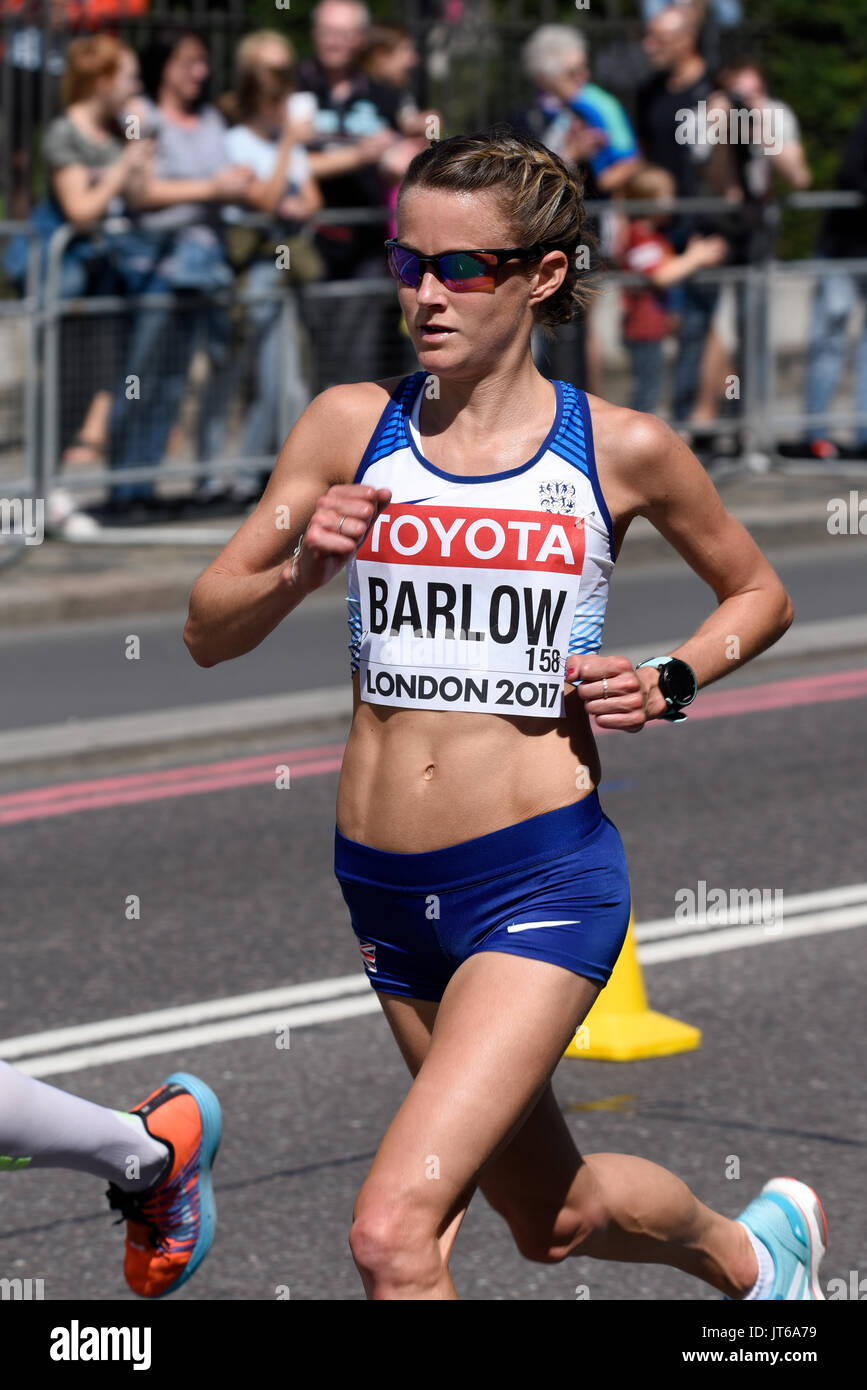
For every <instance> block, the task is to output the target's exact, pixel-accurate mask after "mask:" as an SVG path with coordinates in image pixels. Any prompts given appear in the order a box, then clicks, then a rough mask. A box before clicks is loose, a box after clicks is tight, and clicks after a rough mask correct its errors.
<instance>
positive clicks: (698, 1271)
mask: <svg viewBox="0 0 867 1390" xmlns="http://www.w3.org/2000/svg"><path fill="white" fill-rule="evenodd" d="M380 1001H381V1003H382V1006H383V1010H384V1012H385V1015H386V1018H387V1019H388V1022H389V1025H390V1027H391V1029H392V1032H393V1033H394V1036H395V1039H396V1041H397V1043H398V1046H399V1047H400V1050H401V1052H402V1054H403V1056H404V1059H405V1060H406V1063H407V1065H408V1067H409V1069H410V1072H411V1073H412V1075H413V1076H416V1075H417V1074H418V1072H419V1071H420V1069H421V1066H422V1063H423V1062H424V1060H425V1057H426V1056H427V1052H428V1049H429V1048H430V1044H431V1036H432V1033H433V1029H434V1024H435V1020H436V1017H437V1012H438V1010H439V1008H440V1005H438V1004H436V1003H432V1002H429V1001H426V1000H418V999H402V998H398V997H397V996H394V995H386V994H381V995H380ZM576 1026H577V1024H576ZM478 1186H479V1188H480V1190H481V1192H482V1193H483V1194H484V1196H485V1198H486V1199H487V1201H488V1202H489V1203H490V1204H491V1206H492V1207H493V1208H494V1210H495V1211H497V1212H498V1213H499V1214H500V1215H501V1216H503V1218H504V1220H505V1221H506V1222H507V1223H508V1225H509V1227H510V1229H511V1231H512V1234H513V1236H514V1239H515V1243H516V1245H517V1247H518V1249H519V1250H520V1252H521V1254H522V1255H524V1256H525V1257H526V1258H527V1259H532V1260H537V1261H541V1262H544V1263H554V1262H558V1261H560V1260H562V1259H564V1258H566V1256H568V1255H572V1254H574V1255H587V1256H590V1257H592V1258H596V1259H609V1260H621V1261H632V1262H636V1263H658V1264H670V1265H673V1266H674V1267H675V1268H678V1269H682V1270H684V1271H685V1272H686V1273H689V1274H694V1275H696V1277H698V1278H700V1279H703V1280H705V1282H707V1283H709V1284H711V1285H712V1286H713V1287H714V1288H718V1289H720V1290H721V1291H722V1292H724V1293H727V1294H729V1296H730V1297H735V1298H736V1297H738V1296H740V1295H741V1294H742V1293H744V1292H745V1291H746V1290H747V1289H748V1288H749V1287H750V1286H751V1285H752V1283H753V1282H754V1280H755V1277H756V1261H755V1256H754V1254H753V1252H752V1247H751V1245H750V1243H749V1238H748V1237H747V1235H746V1232H745V1230H744V1228H743V1226H741V1225H739V1224H738V1223H737V1222H735V1221H731V1220H728V1219H727V1218H726V1217H723V1216H720V1215H718V1214H717V1213H716V1212H713V1211H711V1209H710V1208H709V1207H706V1206H705V1205H704V1204H703V1203H701V1202H699V1201H698V1199H697V1198H696V1197H694V1196H693V1194H692V1193H691V1192H690V1190H689V1188H687V1187H686V1185H685V1184H684V1183H683V1182H681V1180H680V1179H679V1178H677V1177H675V1175H674V1174H672V1173H669V1172H668V1171H667V1170H666V1169H664V1168H661V1167H660V1166H659V1165H657V1164H655V1163H650V1162H648V1161H647V1160H645V1159H642V1158H634V1157H632V1156H630V1155H626V1154H588V1155H586V1156H583V1157H582V1155H581V1154H580V1153H579V1152H578V1150H577V1148H576V1147H575V1144H574V1142H573V1140H572V1136H571V1134H570V1132H569V1129H568V1126H567V1125H566V1122H565V1120H564V1119H563V1116H562V1114H561V1111H560V1108H559V1106H558V1104H557V1101H556V1098H555V1096H554V1092H553V1090H552V1087H551V1084H550V1082H549V1083H548V1084H547V1085H546V1086H545V1087H544V1089H543V1091H542V1094H541V1096H540V1098H539V1101H538V1103H537V1104H536V1106H535V1108H534V1109H533V1110H532V1112H531V1113H530V1114H529V1115H528V1117H527V1119H526V1120H525V1121H524V1124H523V1125H522V1126H521V1128H520V1129H519V1131H518V1133H517V1134H515V1136H514V1137H513V1138H512V1139H511V1141H510V1142H509V1143H508V1144H507V1145H506V1147H505V1148H504V1149H503V1150H502V1151H501V1152H500V1153H499V1154H498V1155H497V1156H495V1157H494V1158H492V1159H491V1160H490V1161H489V1162H488V1163H487V1164H486V1166H485V1167H484V1168H483V1170H482V1172H481V1174H480V1177H479V1181H478ZM468 1204H469V1198H468V1199H467V1200H466V1202H465V1204H464V1205H463V1207H462V1208H461V1209H460V1213H459V1217H458V1219H457V1220H455V1221H453V1223H452V1225H451V1226H449V1227H448V1228H447V1230H446V1231H445V1232H444V1233H443V1235H442V1236H441V1237H440V1240H439V1244H440V1251H441V1255H442V1258H443V1260H444V1261H447V1260H448V1258H449V1255H450V1253H451V1249H452V1246H453V1244H454V1239H455V1236H456V1235H457V1230H458V1228H459V1226H460V1220H461V1219H462V1217H463V1213H464V1211H465V1210H466V1207H467V1206H468Z"/></svg>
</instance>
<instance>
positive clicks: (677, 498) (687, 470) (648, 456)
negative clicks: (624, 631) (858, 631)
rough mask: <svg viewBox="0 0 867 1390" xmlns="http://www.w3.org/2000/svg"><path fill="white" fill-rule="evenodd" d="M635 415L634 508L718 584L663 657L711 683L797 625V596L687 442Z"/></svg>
mask: <svg viewBox="0 0 867 1390" xmlns="http://www.w3.org/2000/svg"><path fill="white" fill-rule="evenodd" d="M624 413H626V412H624ZM629 414H631V415H632V421H631V422H630V423H629V424H628V426H627V428H626V429H625V430H624V435H625V439H624V443H625V444H626V449H625V450H624V454H623V455H622V457H625V458H626V460H627V462H626V467H627V468H628V469H629V474H630V477H631V478H632V479H633V480H635V486H636V487H637V489H638V493H639V495H638V498H637V502H636V507H635V511H636V512H637V513H638V514H639V515H641V516H645V517H646V518H647V519H648V520H649V521H650V522H651V524H652V525H653V526H654V527H655V528H656V530H657V531H659V532H660V534H661V535H662V536H664V537H665V539H666V540H667V541H668V542H669V544H670V545H672V546H673V547H674V548H675V550H677V552H678V553H679V554H680V555H682V556H683V558H684V560H686V562H687V564H688V565H689V566H690V567H691V568H692V569H693V570H694V571H695V573H696V574H697V575H698V576H699V578H701V579H703V580H704V582H705V583H706V584H708V585H709V586H710V588H711V589H713V591H714V593H715V594H716V598H717V604H718V606H717V608H716V610H715V611H714V612H713V613H712V614H711V615H710V616H709V617H708V618H707V619H706V620H705V621H704V622H703V623H702V624H701V626H700V627H699V628H698V629H697V630H696V631H695V632H694V633H693V635H692V636H691V637H690V638H689V639H688V640H687V641H686V642H683V643H681V645H680V646H679V647H677V648H676V649H675V650H674V651H673V652H671V653H665V654H666V655H671V656H678V657H680V658H681V660H682V661H686V662H687V663H688V664H689V665H690V666H691V667H692V669H693V671H694V672H695V677H696V680H697V682H698V684H699V687H702V686H705V685H710V684H711V682H713V681H716V680H719V679H720V677H722V676H725V675H727V674H728V673H729V672H730V671H733V670H735V669H736V668H737V667H738V666H742V665H743V664H744V662H746V661H749V660H751V659H752V657H754V656H757V655H758V653H759V652H762V651H765V649H766V648H768V647H771V646H773V644H774V643H775V642H777V641H779V639H780V638H781V637H782V635H783V633H784V632H785V631H786V630H787V628H788V627H789V626H790V624H791V622H792V618H793V615H794V610H793V607H792V601H791V599H790V598H789V595H788V593H787V592H786V590H785V588H784V587H783V584H782V582H781V581H780V578H779V576H778V575H777V573H776V571H775V570H774V569H773V567H772V566H771V565H770V564H769V562H768V561H767V560H766V559H765V557H764V555H763V554H762V552H761V551H760V549H759V547H758V546H757V545H756V543H755V541H754V540H753V538H752V536H751V535H750V534H749V532H748V531H747V530H746V529H745V527H744V526H742V525H741V523H740V522H739V521H738V520H737V518H736V517H734V516H732V515H731V513H730V512H728V511H726V509H725V507H724V506H723V504H722V501H721V499H720V496H719V494H718V492H717V490H716V488H715V487H714V486H713V483H712V482H711V481H710V479H709V478H708V476H707V473H706V472H705V470H704V468H703V467H702V465H701V464H700V463H699V461H698V459H697V458H696V457H695V455H694V454H693V453H692V452H691V451H690V449H688V448H687V446H686V444H685V443H684V441H683V440H682V439H681V438H680V437H679V436H678V435H677V434H675V432H674V430H672V429H671V428H670V427H669V426H668V425H667V424H665V423H664V421H662V420H659V419H657V418H656V417H655V416H652V415H643V414H642V415H639V414H637V413H635V412H629ZM647 655H648V656H655V655H663V653H656V652H648V653H647ZM649 669H650V670H651V671H652V669H653V668H649Z"/></svg>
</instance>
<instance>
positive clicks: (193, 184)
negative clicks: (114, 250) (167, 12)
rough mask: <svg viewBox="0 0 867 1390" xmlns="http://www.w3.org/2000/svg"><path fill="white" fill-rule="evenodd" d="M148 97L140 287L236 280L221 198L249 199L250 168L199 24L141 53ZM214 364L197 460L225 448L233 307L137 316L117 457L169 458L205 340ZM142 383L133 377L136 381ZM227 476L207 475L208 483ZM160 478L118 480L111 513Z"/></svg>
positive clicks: (206, 490) (118, 417)
mask: <svg viewBox="0 0 867 1390" xmlns="http://www.w3.org/2000/svg"><path fill="white" fill-rule="evenodd" d="M142 73H143V78H144V83H145V88H146V91H147V92H148V93H149V97H150V98H151V99H148V98H144V99H141V100H140V101H139V102H138V103H137V105H136V106H135V109H134V110H131V113H130V114H132V115H133V116H135V117H136V118H137V119H138V120H139V121H140V123H141V130H142V132H143V133H148V134H150V133H153V134H154V136H155V138H156V162H155V169H154V172H153V173H152V175H151V176H150V177H149V178H148V180H147V182H146V184H145V186H144V189H143V191H142V194H141V197H140V199H139V205H140V207H142V208H144V209H145V210H144V211H142V212H139V214H138V216H137V218H136V227H135V230H134V232H132V233H131V234H130V235H129V236H128V238H127V239H126V242H125V246H124V253H125V257H126V266H127V273H128V275H129V279H130V285H131V288H132V290H133V292H134V293H139V294H144V295H149V294H160V293H165V292H176V293H178V294H180V295H182V296H185V295H186V293H187V292H192V291H196V292H199V293H203V294H209V293H213V292H214V291H216V290H220V289H226V288H228V287H229V286H230V285H231V284H232V282H233V274H232V270H231V267H230V266H229V263H228V261H227V259H226V254H225V248H224V245H223V241H222V236H221V230H222V223H221V219H220V215H219V212H220V209H219V204H220V203H227V202H228V203H232V202H237V201H238V200H239V198H243V197H244V196H245V194H246V190H247V188H248V186H249V184H250V181H251V179H252V178H253V173H252V170H250V169H248V168H246V167H243V166H238V165H233V164H232V163H231V161H230V156H229V153H228V150H227V148H226V125H225V121H224V119H223V117H222V116H221V115H220V113H219V111H217V109H216V107H214V106H213V105H211V104H209V103H208V102H207V100H206V99H205V88H206V83H207V79H208V73H209V65H208V54H207V50H206V48H205V45H204V43H203V42H202V40H201V38H199V36H198V35H197V34H195V33H192V32H190V31H175V32H170V33H168V34H166V35H165V36H161V37H159V38H158V39H157V40H156V41H155V42H154V43H153V44H152V45H151V46H150V47H149V48H148V49H146V50H145V52H144V53H143V54H142ZM199 337H201V339H202V341H203V345H204V347H205V348H206V350H207V353H208V356H209V358H210V361H211V373H210V376H209V380H208V386H207V388H206V390H205V392H204V393H203V397H202V400H201V401H200V405H199V412H198V420H197V433H198V441H197V457H198V458H212V457H214V456H215V455H216V454H217V453H218V452H219V447H220V442H221V439H222V434H223V427H224V420H225V407H226V401H225V394H224V393H221V391H220V389H219V384H220V375H221V372H222V371H224V370H225V367H226V364H227V360H228V353H229V320H228V314H227V311H226V309H225V307H223V306H222V305H221V304H220V303H219V302H216V301H212V302H210V303H205V304H204V305H201V304H199V303H198V302H196V303H195V305H194V307H189V308H187V307H185V306H184V307H180V308H178V309H172V308H161V307H153V308H152V307H149V306H144V307H143V308H140V309H138V310H137V311H136V312H135V314H134V316H133V324H132V331H131V342H130V348H129V352H128V356H127V361H126V364H125V368H124V371H123V373H122V376H121V380H120V382H119V383H118V386H117V388H116V391H115V398H114V402H113V406H112V414H111V425H110V432H111V463H112V467H113V468H115V469H117V470H118V471H121V470H123V469H126V468H135V467H141V466H142V465H143V464H156V463H159V462H160V460H161V459H162V457H163V453H164V451H165V447H166V443H167V440H168V436H169V432H170V430H171V428H172V425H173V424H174V422H175V419H176V417H177V414H178V411H179V409H180V405H181V401H182V399H183V396H184V391H185V387H186V381H187V373H188V369H189V365H190V361H191V358H192V355H193V352H194V350H195V346H196V341H197V338H199ZM130 383H132V385H131V384H130ZM214 490H219V485H218V484H216V483H211V481H210V480H209V481H208V482H206V483H205V484H202V485H201V487H200V492H201V493H202V494H203V495H204V496H205V497H207V496H209V495H210V494H211V493H212V492H213V491H214ZM152 499H153V483H152V482H151V481H148V482H136V483H120V482H119V483H117V484H116V485H115V487H114V488H113V490H112V497H111V501H110V504H109V511H110V512H111V511H118V510H123V509H124V507H125V506H126V505H127V504H128V503H129V502H130V501H133V500H135V501H139V502H141V503H142V504H143V505H144V506H145V507H146V508H147V507H148V506H149V505H151V504H152Z"/></svg>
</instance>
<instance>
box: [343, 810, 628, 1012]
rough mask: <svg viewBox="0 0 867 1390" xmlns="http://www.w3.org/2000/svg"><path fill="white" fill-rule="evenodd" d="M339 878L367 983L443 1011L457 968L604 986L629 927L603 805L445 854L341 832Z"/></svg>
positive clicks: (624, 876)
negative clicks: (496, 968) (385, 845)
mask: <svg viewBox="0 0 867 1390" xmlns="http://www.w3.org/2000/svg"><path fill="white" fill-rule="evenodd" d="M334 873H335V876H336V878H337V881H338V883H339V884H340V888H341V891H342V893H343V897H344V899H345V901H346V905H347V907H348V908H349V916H350V920H351V922H352V927H353V930H354V932H355V934H356V936H357V937H358V942H359V947H360V950H361V955H362V959H363V961H364V965H365V969H366V970H367V975H368V979H369V980H370V983H371V985H373V987H374V989H377V990H381V991H382V992H383V993H385V994H401V995H404V996H406V997H407V998H410V999H431V1000H437V1001H438V1000H440V999H441V998H442V996H443V992H444V990H445V987H446V985H447V984H448V982H449V980H450V979H451V976H452V975H453V974H454V972H455V970H457V968H458V966H459V965H460V964H461V962H462V961H465V960H466V959H467V957H468V956H472V955H475V953H476V952H477V951H505V952H507V953H508V954H509V955H513V956H531V957H532V958H533V959H535V960H547V961H550V962H551V963H552V964H554V965H562V966H563V967H564V969H566V970H572V971H574V972H575V973H576V974H577V975H585V976H587V977H588V979H591V980H597V981H599V983H600V984H601V985H603V986H604V985H605V984H607V982H608V978H609V976H610V974H611V971H612V970H613V968H614V963H615V961H616V960H617V957H618V956H619V954H620V949H621V947H622V945H623V942H624V940H625V937H626V929H627V927H628V925H629V909H630V892H629V877H628V873H627V868H626V855H625V853H624V849H623V843H622V841H621V839H620V834H619V832H618V830H617V827H616V826H615V825H614V824H613V822H612V821H610V820H609V819H608V817H607V816H606V815H605V813H604V812H603V810H602V808H601V806H600V804H599V797H598V795H597V793H596V792H595V791H594V792H591V794H590V795H589V796H586V797H584V798H583V799H582V800H581V801H576V802H573V803H572V804H571V805H570V806H561V807H558V808H557V810H554V811H547V812H546V813H545V814H544V815H541V816H532V817H531V818H530V819H529V820H525V821H520V822H519V823H518V824H517V825H510V826H507V827H506V828H505V829H503V830H495V831H493V832H492V833H491V834H490V835H480V836H479V837H478V838H477V839H475V840H463V841H461V843H460V844H457V845H447V846H446V847H445V849H434V850H427V851H423V852H421V853H416V854H394V853H392V852H391V851H390V850H382V849H374V848H373V847H372V846H371V845H364V844H361V843H360V842H359V841H358V840H349V839H347V838H346V836H345V835H342V834H341V833H340V831H339V830H338V828H337V826H336V825H335V827H334Z"/></svg>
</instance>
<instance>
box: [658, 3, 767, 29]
mask: <svg viewBox="0 0 867 1390" xmlns="http://www.w3.org/2000/svg"><path fill="white" fill-rule="evenodd" d="M672 4H674V5H675V6H676V7H679V4H678V0H640V9H641V18H642V19H643V20H644V22H645V23H647V22H648V20H651V19H655V17H656V16H657V15H658V14H661V13H662V11H663V10H665V9H668V8H669V7H670V6H671V5H672ZM684 4H685V5H686V6H688V7H689V8H690V9H692V10H694V11H695V12H696V13H697V14H698V16H699V19H701V20H703V19H704V18H705V17H706V15H708V14H710V15H712V16H713V18H714V19H715V20H716V22H717V24H720V25H721V26H722V27H723V28H724V29H735V28H737V26H738V25H739V24H741V23H742V22H743V17H744V12H743V6H742V4H741V0H708V3H707V4H704V3H703V0H702V3H698V0H684Z"/></svg>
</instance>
